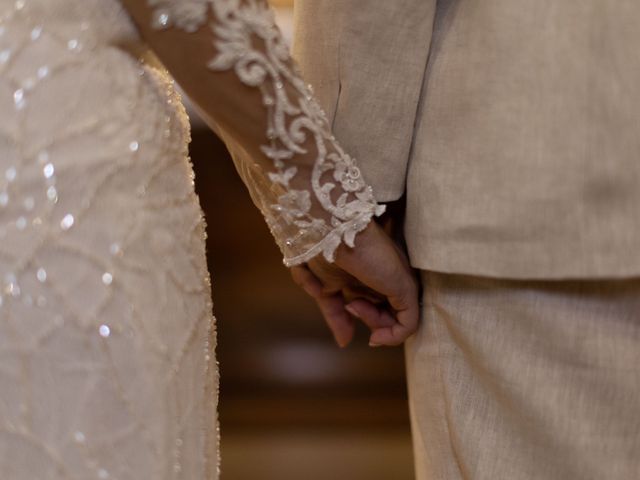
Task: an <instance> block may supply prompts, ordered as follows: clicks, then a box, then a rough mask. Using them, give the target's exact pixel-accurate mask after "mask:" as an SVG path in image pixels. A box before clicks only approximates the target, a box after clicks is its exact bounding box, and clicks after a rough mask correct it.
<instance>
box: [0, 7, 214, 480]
mask: <svg viewBox="0 0 640 480" xmlns="http://www.w3.org/2000/svg"><path fill="white" fill-rule="evenodd" d="M136 41H137V37H136V33H135V29H134V28H133V26H132V24H131V22H130V20H129V18H128V16H127V15H126V14H125V13H124V11H123V10H122V7H121V6H120V5H119V3H117V2H116V1H114V0H0V479H2V480H5V479H6V480H35V479H50V480H93V479H95V480H140V479H148V480H193V479H207V480H212V479H215V478H217V473H216V472H217V456H216V452H217V431H216V417H215V415H216V403H217V367H216V364H215V360H214V358H213V348H214V347H215V336H214V327H213V325H214V324H213V318H212V316H211V302H210V286H209V280H208V273H207V269H206V260H205V253H204V250H205V249H204V223H203V219H202V215H201V211H200V207H199V204H198V200H197V198H196V196H195V193H194V191H193V178H192V176H193V175H192V170H191V166H190V164H189V161H188V157H187V142H188V140H189V131H188V124H187V119H186V113H185V112H184V109H183V108H182V104H181V102H180V98H179V97H178V95H177V94H176V93H175V92H174V90H173V86H172V84H171V83H170V81H169V80H168V79H167V77H166V75H165V74H164V73H163V72H161V71H160V70H158V69H155V68H152V67H150V66H143V65H142V64H140V63H139V62H138V61H137V59H136V58H133V57H132V56H131V55H130V54H129V53H127V52H125V51H123V50H122V49H121V48H120V47H119V45H123V44H131V43H132V42H136Z"/></svg>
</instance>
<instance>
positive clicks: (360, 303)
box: [345, 299, 396, 331]
mask: <svg viewBox="0 0 640 480" xmlns="http://www.w3.org/2000/svg"><path fill="white" fill-rule="evenodd" d="M345 309H346V310H347V311H348V312H349V313H350V314H351V315H353V316H354V317H356V318H358V319H360V320H362V322H363V323H364V324H365V325H366V326H367V327H369V328H370V329H371V330H372V331H374V330H377V329H379V328H385V327H391V326H393V325H395V324H396V319H395V317H394V316H393V315H392V314H391V313H390V312H389V311H388V310H386V309H384V308H379V307H377V306H376V305H375V304H373V303H371V302H369V301H367V300H365V299H358V300H354V301H353V302H351V303H349V304H348V305H347V306H345Z"/></svg>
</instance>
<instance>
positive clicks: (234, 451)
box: [191, 0, 413, 480]
mask: <svg viewBox="0 0 640 480" xmlns="http://www.w3.org/2000/svg"><path fill="white" fill-rule="evenodd" d="M273 3H274V6H275V7H276V8H277V18H278V21H279V22H280V24H281V26H282V28H283V30H284V31H285V35H286V36H287V37H288V38H291V27H292V0H274V1H273ZM191 148H192V152H191V154H192V159H193V163H194V168H195V170H196V189H197V191H198V193H199V195H200V199H201V202H202V205H203V208H204V210H205V215H206V218H207V222H208V234H209V238H208V252H209V268H210V271H211V273H212V281H213V298H214V313H215V315H216V317H217V319H218V342H219V344H218V360H219V362H220V367H221V401H220V421H221V425H222V478H223V479H226V480H249V479H251V480H256V479H260V480H271V479H278V480H287V479H296V480H298V479H304V480H316V479H318V480H320V479H322V480H328V479H331V480H343V479H344V480H365V479H366V480H378V479H380V480H382V479H385V480H387V479H394V480H409V479H412V478H413V465H412V452H411V440H410V432H409V421H408V411H407V398H406V386H405V382H404V366H403V351H402V349H370V348H369V347H368V345H367V335H366V331H364V329H361V330H360V331H359V332H358V335H357V339H356V341H355V343H354V344H353V345H352V346H351V347H349V348H348V349H344V350H341V349H339V348H338V347H337V346H336V345H335V344H334V343H333V341H332V338H331V336H330V334H329V331H328V330H327V328H326V327H325V325H324V323H323V320H322V318H321V317H320V315H319V313H318V312H317V311H316V309H315V307H314V304H313V303H312V302H311V300H309V299H307V297H305V295H304V294H303V293H302V292H301V291H299V290H298V289H297V287H296V286H295V285H294V284H293V282H292V281H291V279H290V276H289V273H288V271H287V269H285V268H284V267H283V265H282V263H281V255H280V253H279V251H278V250H277V248H276V246H275V244H274V243H273V240H272V239H271V236H270V234H269V232H268V230H267V228H266V225H265V223H264V221H263V219H262V217H261V216H260V214H259V212H258V211H257V210H256V208H255V207H254V206H253V204H251V202H250V200H249V196H248V195H247V193H246V191H245V189H244V186H243V184H242V183H241V182H240V180H239V178H238V177H237V175H236V172H235V170H234V167H233V164H232V162H231V160H230V159H229V158H228V155H227V153H226V150H225V148H224V145H223V144H222V143H221V142H220V141H219V140H218V139H217V138H216V137H215V135H214V134H212V133H211V132H210V131H208V130H207V129H206V128H205V127H203V126H202V124H200V123H199V122H197V121H195V120H194V127H193V143H192V147H191Z"/></svg>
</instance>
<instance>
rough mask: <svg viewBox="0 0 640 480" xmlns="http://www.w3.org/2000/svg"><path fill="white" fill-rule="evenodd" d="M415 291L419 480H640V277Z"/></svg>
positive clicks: (470, 281)
mask: <svg viewBox="0 0 640 480" xmlns="http://www.w3.org/2000/svg"><path fill="white" fill-rule="evenodd" d="M423 282H424V299H423V302H424V307H423V310H424V311H423V321H422V325H421V328H420V330H419V332H418V333H417V335H416V336H415V337H414V338H412V340H411V341H410V342H409V343H408V345H407V349H406V356H407V369H408V379H409V392H410V406H411V417H412V426H413V435H414V445H415V456H416V474H417V479H418V480H460V479H465V480H467V479H469V480H520V479H527V480H532V479H540V480H556V479H557V480H574V479H575V480H582V479H593V480H605V479H606V480H618V479H624V480H636V479H640V279H636V280H620V281H553V282H551V281H549V282H543V281H511V280H494V279H486V278H476V277H467V276H456V275H446V274H437V273H429V272H423Z"/></svg>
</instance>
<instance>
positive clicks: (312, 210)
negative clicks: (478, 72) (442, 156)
mask: <svg viewBox="0 0 640 480" xmlns="http://www.w3.org/2000/svg"><path fill="white" fill-rule="evenodd" d="M125 3H127V2H125ZM148 4H149V6H150V7H151V8H152V24H153V27H154V28H156V29H159V30H163V29H169V28H175V29H180V30H183V31H185V32H190V33H195V32H199V34H200V35H208V36H209V37H210V44H211V55H210V58H209V60H208V64H207V67H208V68H209V69H210V70H211V72H212V73H213V72H225V71H229V70H231V71H233V72H235V74H236V75H235V76H226V77H222V76H217V77H216V78H212V79H211V82H210V88H211V89H218V90H221V91H224V92H225V94H226V95H225V96H226V98H228V99H231V101H230V102H229V104H228V105H225V107H224V108H225V109H229V110H233V111H234V114H235V121H229V122H225V121H224V120H222V119H221V116H220V115H219V112H216V111H213V112H204V113H205V117H207V118H210V119H212V123H213V124H214V128H215V129H216V130H217V131H218V132H219V133H220V134H221V136H222V137H223V138H224V139H225V140H226V141H227V143H228V144H229V146H230V149H231V151H232V153H233V156H234V160H235V161H236V165H237V167H238V170H239V172H240V174H241V176H242V177H243V179H244V181H245V184H246V185H247V187H248V188H249V191H250V193H251V196H252V198H253V200H254V202H255V203H256V204H257V206H258V207H259V208H260V210H261V211H262V213H263V214H264V216H265V218H266V220H267V223H268V224H269V227H270V229H271V231H272V233H273V235H274V237H275V239H276V241H277V242H278V244H279V246H280V248H281V250H282V252H283V254H284V262H285V264H286V265H289V266H291V265H296V264H300V263H304V262H306V261H308V260H310V259H311V258H312V257H314V256H316V255H318V254H323V255H324V256H325V258H327V259H328V260H330V261H332V260H333V258H334V254H335V251H336V249H337V248H338V246H339V245H340V244H341V243H343V242H344V243H346V244H347V245H349V246H353V244H354V238H355V235H356V234H357V233H359V232H360V231H362V230H363V229H364V228H365V227H366V226H367V225H368V223H369V222H370V221H371V219H372V217H373V216H375V215H380V214H381V213H382V212H383V211H384V207H383V206H380V205H378V204H377V203H376V201H375V199H374V196H373V192H372V190H371V187H370V186H368V185H367V184H366V182H365V181H364V179H363V177H362V174H361V172H360V169H359V168H358V166H357V165H356V162H355V160H354V159H353V158H351V157H350V156H349V155H348V154H347V153H346V152H344V151H343V150H342V149H341V148H340V146H339V144H338V143H337V141H336V139H335V138H334V137H333V135H332V134H331V130H330V126H329V123H328V121H327V118H326V116H325V115H324V113H323V112H322V110H321V109H320V107H319V106H318V104H317V103H316V101H315V100H314V98H313V95H312V92H311V89H310V88H309V87H308V86H307V85H306V84H305V83H304V81H303V80H302V79H301V77H300V76H299V75H298V73H297V71H296V69H295V67H294V65H293V63H292V61H291V58H290V55H289V49H288V45H287V44H286V43H285V41H284V40H283V38H282V35H281V33H280V31H279V30H278V28H277V26H276V25H275V22H274V17H273V12H272V11H271V10H270V8H269V6H268V5H267V4H266V3H265V2H264V1H262V0H148ZM160 56H161V57H162V55H160ZM238 80H239V81H238ZM240 82H241V83H240ZM246 86H248V87H251V88H256V89H258V90H259V91H260V94H261V103H262V105H261V106H258V105H256V104H255V103H252V102H251V101H247V100H245V98H246V95H245V91H246V88H243V87H246ZM187 90H188V89H187ZM256 109H261V110H264V114H263V116H262V117H261V118H260V120H259V121H258V123H262V124H263V125H262V126H261V127H259V128H260V131H258V130H256V129H252V128H245V126H246V125H247V124H246V123H243V118H244V117H245V116H246V118H252V117H254V116H255V113H254V112H255V110H256ZM252 146H259V147H260V148H259V151H257V152H256V151H254V152H251V151H250V150H251V147H252Z"/></svg>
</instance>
